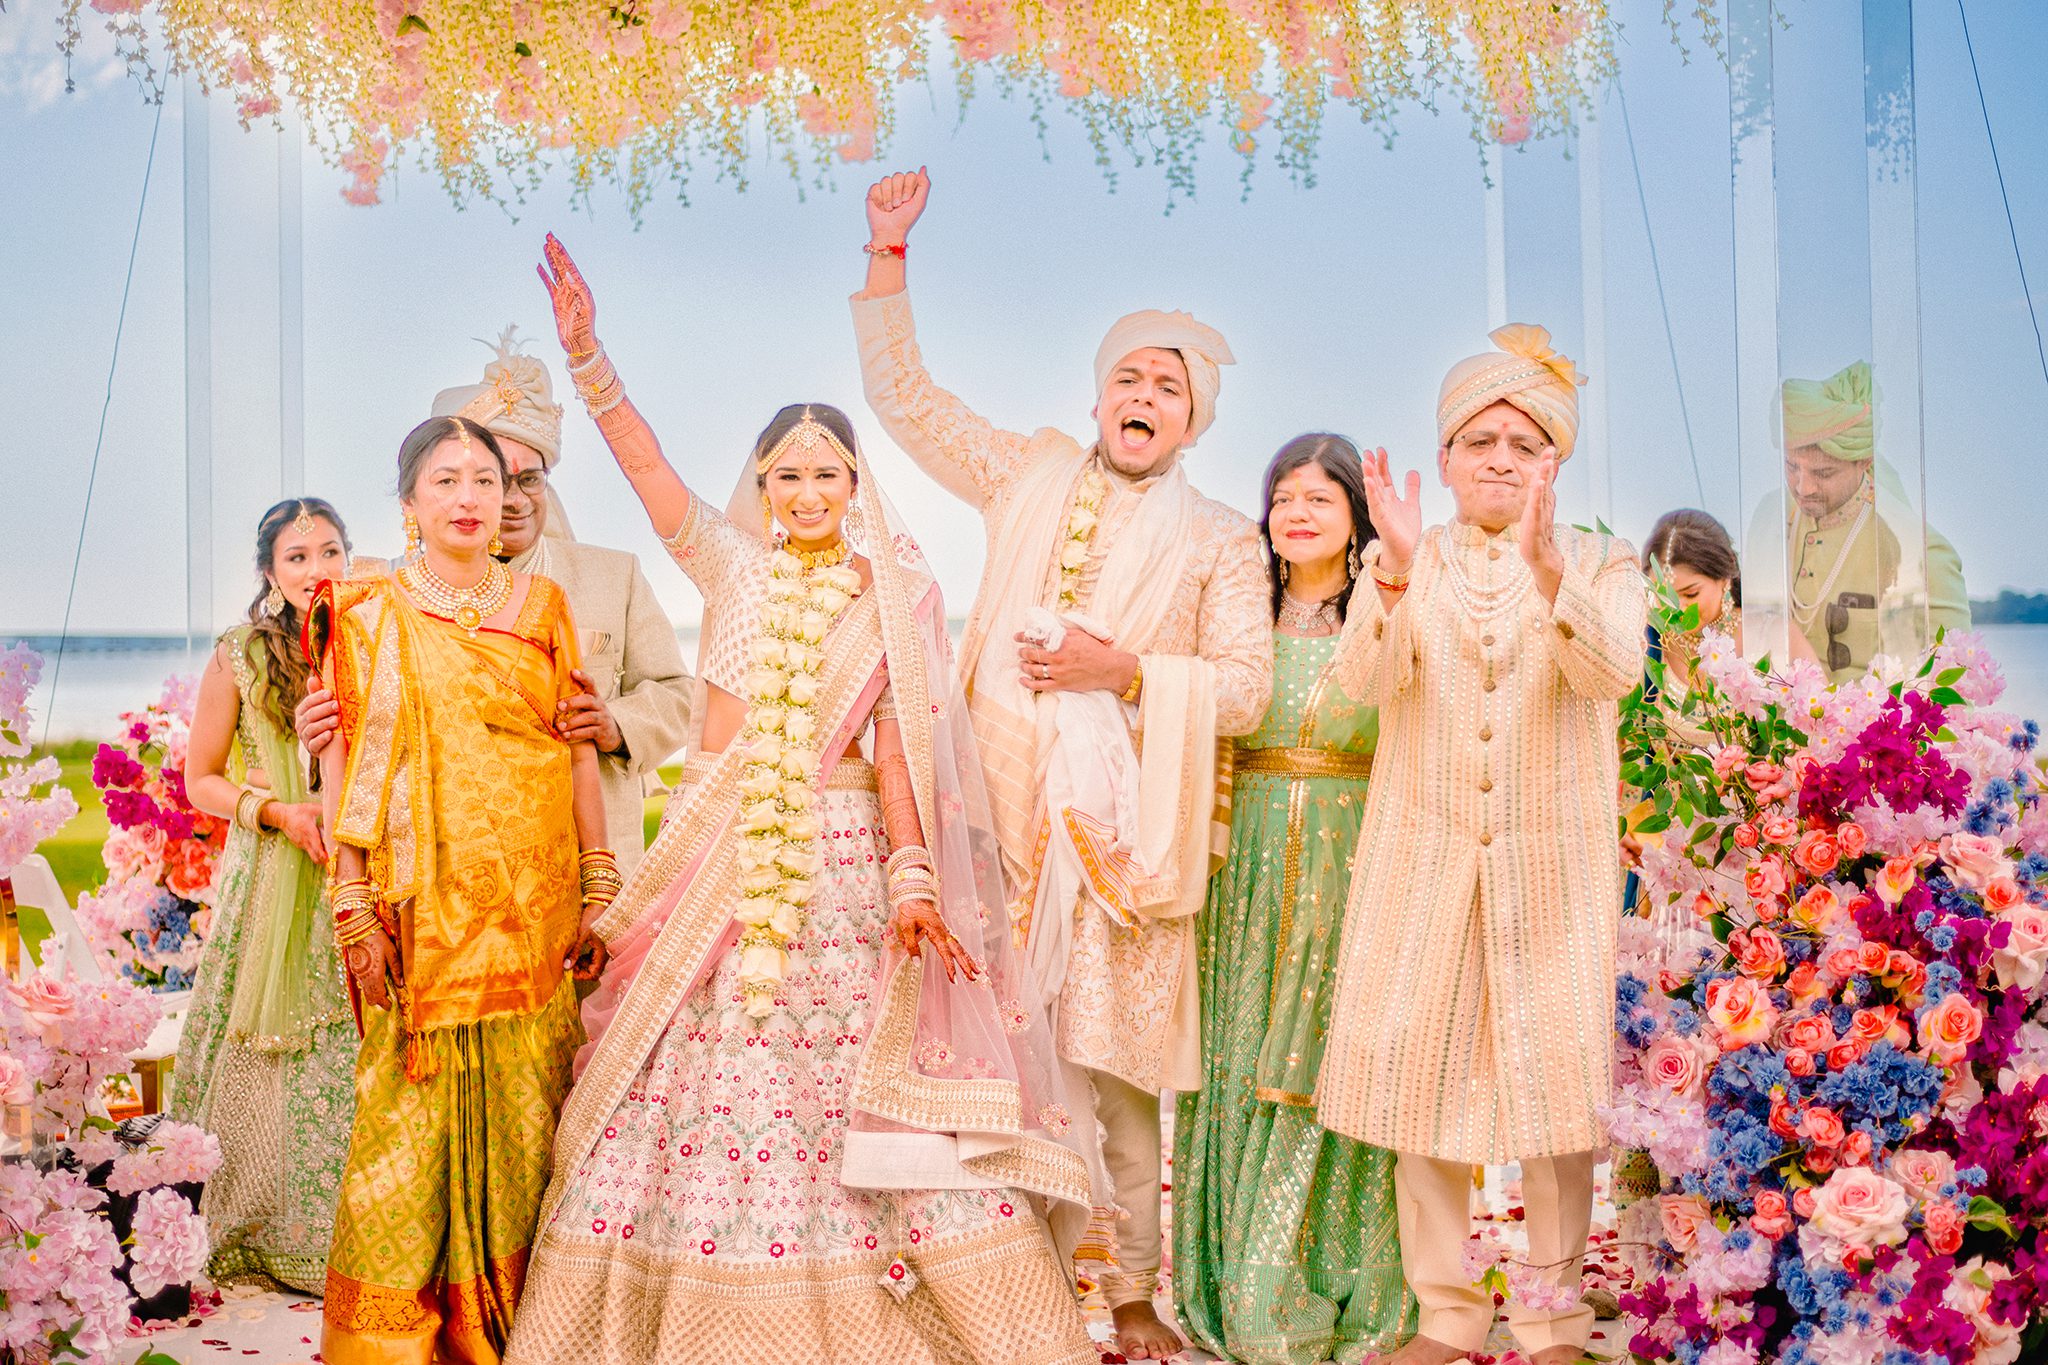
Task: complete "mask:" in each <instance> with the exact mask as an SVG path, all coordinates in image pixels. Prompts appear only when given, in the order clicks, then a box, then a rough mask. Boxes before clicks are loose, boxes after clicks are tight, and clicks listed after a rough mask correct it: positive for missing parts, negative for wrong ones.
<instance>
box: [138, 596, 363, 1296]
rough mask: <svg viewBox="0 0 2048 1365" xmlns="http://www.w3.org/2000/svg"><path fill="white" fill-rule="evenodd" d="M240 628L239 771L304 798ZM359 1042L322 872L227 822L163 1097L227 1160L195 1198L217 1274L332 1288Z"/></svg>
mask: <svg viewBox="0 0 2048 1365" xmlns="http://www.w3.org/2000/svg"><path fill="white" fill-rule="evenodd" d="M249 633H250V632H249V628H248V627H247V626H238V627H236V628H235V629H234V630H231V631H229V632H228V633H227V635H226V636H225V637H224V638H223V644H224V646H225V653H226V654H227V657H228V661H229V663H230V664H231V665H232V667H233V669H234V674H235V690H236V692H237V693H238V694H239V696H240V702H241V710H240V715H239V717H238V719H237V721H236V727H235V737H236V749H237V751H238V761H237V762H236V764H235V767H236V769H237V770H239V771H244V772H246V771H249V770H258V771H261V772H262V773H263V774H264V775H265V776H266V777H268V778H269V779H270V784H271V790H272V791H273V792H274V793H275V794H276V796H277V798H278V799H279V800H281V801H288V802H300V801H311V800H314V799H316V798H315V797H314V796H312V795H311V794H310V793H309V792H308V791H307V790H306V782H305V778H304V777H303V775H302V769H301V759H300V756H299V747H298V740H297V739H296V738H294V737H293V736H291V735H289V734H286V733H284V732H283V731H281V730H279V729H278V728H277V727H276V725H274V724H273V723H272V722H271V721H270V720H269V719H268V718H267V716H266V714H265V712H264V711H263V709H262V707H261V706H260V705H259V704H258V698H259V696H260V694H261V692H262V691H263V689H264V688H265V687H266V686H267V683H266V681H265V679H266V667H265V665H266V662H267V656H266V655H265V653H264V651H263V650H262V649H260V648H258V649H251V648H250V641H249ZM357 1047H358V1043H357V1040H356V1025H355V1018H354V1016H353V1015H352V1014H351V1012H350V1010H349V1004H348V996H347V993H346V989H345V987H344V986H343V984H342V970H341V960H340V958H339V956H338V955H337V953H336V950H335V946H334V919H333V916H332V914H331V913H330V912H329V910H328V905H327V891H326V877H325V873H324V872H323V871H322V869H321V867H320V865H319V864H318V863H315V862H314V861H313V860H312V859H310V858H308V857H307V856H306V855H305V854H304V853H303V852H301V851H300V850H299V848H298V846H297V845H295V844H293V843H292V842H291V840H289V839H287V838H285V836H284V835H282V834H280V833H278V832H276V831H274V830H265V831H263V832H262V833H260V834H258V833H255V832H252V831H250V830H246V829H243V828H242V827H241V826H240V825H236V826H234V827H233V828H232V829H230V830H229V831H228V841H227V848H226V850H225V851H224V852H223V853H222V855H221V862H220V873H219V880H218V882H217V884H216V888H215V893H214V903H213V931H212V934H211V936H210V937H209V938H208V939H207V942H206V953H205V955H204V956H203V957H202V958H201V959H200V963H199V979H198V983H197V984H196V986H195V987H194V988H193V992H192V1004H191V1007H190V1008H189V1009H188V1010H187V1011H186V1014H185V1032H184V1036H183V1037H182V1039H181V1040H180V1042H179V1045H178V1059H177V1063H176V1065H175V1066H174V1068H173V1069H172V1072H171V1087H170V1104H169V1106H168V1107H169V1112H170V1115H171V1117H172V1118H175V1119H182V1120H184V1121H186V1122H188V1123H196V1124H198V1125H199V1126H200V1127H201V1128H204V1129H207V1130H208V1131H210V1132H211V1133H213V1134H214V1135H215V1136H216V1137H218V1138H219V1139H220V1149H221V1167H220V1170H219V1171H217V1172H215V1174H214V1177H213V1179H211V1180H209V1181H208V1182H207V1184H206V1192H205V1194H204V1196H203V1197H202V1198H201V1201H200V1205H199V1208H200V1212H202V1213H204V1214H205V1215H206V1221H207V1226H208V1231H209V1232H210V1233H211V1234H212V1237H213V1255H212V1259H211V1260H209V1261H208V1263H207V1274H208V1275H209V1276H211V1277H212V1278H213V1279H214V1280H215V1281H216V1282H218V1283H223V1284H226V1283H232V1282H234V1281H237V1280H254V1281H256V1282H258V1283H262V1282H264V1281H270V1282H274V1283H276V1284H280V1285H283V1286H285V1287H287V1288H290V1289H297V1290H301V1291H303V1292H305V1293H308V1294H319V1293H321V1292H323V1290H324V1289H325V1288H326V1283H327V1246H328V1242H329V1240H330V1239H331V1238H332V1236H333V1232H334V1206H335V1201H336V1200H337V1199H339V1198H340V1196H341V1168H342V1163H343V1161H344V1160H345V1159H346V1157H347V1156H348V1141H349V1130H350V1127H351V1125H352V1124H353V1123H354V1121H355V1069H356V1050H357Z"/></svg>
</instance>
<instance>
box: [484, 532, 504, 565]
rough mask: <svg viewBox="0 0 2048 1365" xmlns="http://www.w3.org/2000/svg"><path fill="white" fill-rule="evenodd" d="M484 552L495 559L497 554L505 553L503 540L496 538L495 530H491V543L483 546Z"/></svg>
mask: <svg viewBox="0 0 2048 1365" xmlns="http://www.w3.org/2000/svg"><path fill="white" fill-rule="evenodd" d="M484 553H485V554H487V555H489V556H490V557H491V558H493V559H496V558H497V557H498V556H499V555H501V554H503V553H505V542H504V541H502V540H500V539H498V533H497V532H496V531H493V532H491V543H490V544H488V545H486V546H484Z"/></svg>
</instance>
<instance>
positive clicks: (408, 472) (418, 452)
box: [398, 417, 505, 498]
mask: <svg viewBox="0 0 2048 1365" xmlns="http://www.w3.org/2000/svg"><path fill="white" fill-rule="evenodd" d="M465 432H467V433H468V437H469V439H470V440H472V441H481V442H482V443H483V447H484V449H485V450H488V451H490V452H491V458H492V459H494V460H496V461H497V462H498V487H499V488H500V489H503V488H504V486H505V450H504V447H502V446H500V445H499V444H498V438H497V437H495V436H493V435H491V433H490V431H489V430H488V429H487V428H485V427H483V426H480V425H478V424H477V423H475V422H472V421H470V420H469V419H468V418H467V417H429V418H428V419H427V420H426V421H424V422H422V423H420V424H419V425H418V426H416V427H414V428H413V429H412V430H411V431H408V432H407V433H405V439H404V440H403V441H401V442H399V444H398V496H399V497H401V498H410V497H411V496H412V493H413V489H415V488H417V487H418V486H419V481H420V466H422V465H424V464H425V463H426V462H427V452H428V451H430V450H432V449H433V448H434V447H435V446H437V445H439V444H441V442H443V441H460V440H462V439H463V434H464V433H465Z"/></svg>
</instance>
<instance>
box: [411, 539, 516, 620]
mask: <svg viewBox="0 0 2048 1365" xmlns="http://www.w3.org/2000/svg"><path fill="white" fill-rule="evenodd" d="M398 581H399V582H401V583H403V584H405V590H406V591H407V592H409V593H411V594H412V595H413V596H414V597H415V598H417V599H418V600H419V603H420V605H421V606H423V607H425V608H427V610H429V611H431V612H433V613H434V614H435V615H437V616H445V617H446V618H448V619H449V620H451V621H453V622H454V623H455V624H456V625H457V626H459V627H460V628H461V629H463V630H464V631H467V632H468V633H469V636H470V638H471V639H475V638H476V632H477V628H478V627H479V626H481V625H483V623H484V622H485V621H487V620H489V619H490V618H491V617H493V616H496V615H497V614H498V613H499V612H501V611H503V610H504V609H505V605H506V604H507V603H508V602H510V601H511V600H512V571H511V570H510V569H508V568H506V567H505V566H504V565H503V564H500V563H499V562H498V561H497V560H495V559H493V560H491V561H490V562H489V563H488V565H487V566H486V567H485V569H484V576H483V577H482V578H481V579H479V580H478V581H477V582H475V583H473V584H471V585H470V586H469V587H466V588H458V587H454V586H453V585H451V584H450V583H449V582H448V580H447V579H445V578H443V577H441V576H440V575H439V574H437V573H435V572H434V571H433V570H432V569H430V568H428V567H427V561H426V559H425V558H424V557H422V558H420V559H417V560H414V561H412V562H411V563H409V564H406V565H404V566H403V567H401V568H400V569H399V571H398Z"/></svg>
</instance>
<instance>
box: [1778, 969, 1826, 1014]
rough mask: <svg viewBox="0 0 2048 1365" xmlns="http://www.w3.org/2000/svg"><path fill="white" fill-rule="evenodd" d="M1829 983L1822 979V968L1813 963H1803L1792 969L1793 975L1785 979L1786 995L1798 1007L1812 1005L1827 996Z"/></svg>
mask: <svg viewBox="0 0 2048 1365" xmlns="http://www.w3.org/2000/svg"><path fill="white" fill-rule="evenodd" d="M1827 989H1828V987H1827V983H1826V982H1825V981H1823V980H1822V979H1821V975H1820V968H1819V967H1817V966H1815V965H1814V964H1813V963H1811V962H1802V963H1800V964H1799V965H1798V966H1797V967H1794V968H1793V969H1792V975H1790V976H1788V977H1786V978H1785V993H1786V994H1787V995H1788V996H1790V997H1791V999H1792V1003H1793V1004H1794V1005H1796V1006H1805V1005H1810V1004H1812V1003H1813V1002H1814V1001H1816V1000H1818V999H1820V998H1821V996H1823V995H1825V994H1827Z"/></svg>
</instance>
